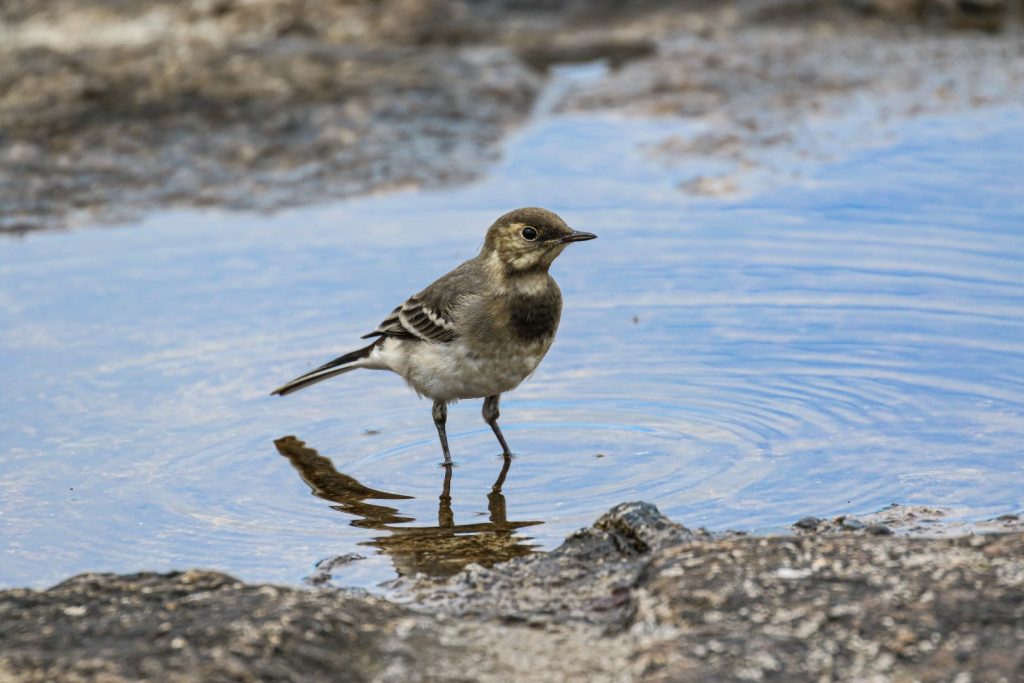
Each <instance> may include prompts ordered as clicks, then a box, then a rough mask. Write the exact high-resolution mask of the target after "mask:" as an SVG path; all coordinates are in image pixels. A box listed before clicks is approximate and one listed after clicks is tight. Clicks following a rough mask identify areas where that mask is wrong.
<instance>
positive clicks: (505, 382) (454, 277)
mask: <svg viewBox="0 0 1024 683" xmlns="http://www.w3.org/2000/svg"><path fill="white" fill-rule="evenodd" d="M596 237H597V235H594V234H593V233H589V232H582V231H578V230H574V229H572V228H570V227H569V226H568V225H567V224H566V222H565V221H564V220H562V219H561V218H560V217H559V216H558V215H557V214H555V213H554V212H552V211H548V210H547V209H541V208H537V207H525V208H520V209H515V210H514V211H510V212H508V213H506V214H504V215H503V216H501V217H499V218H498V219H497V220H496V221H494V223H493V224H492V225H491V226H490V228H488V229H487V234H486V236H485V238H484V243H483V246H482V247H481V249H480V253H479V254H477V255H476V256H475V257H473V258H471V259H469V260H468V261H466V262H464V263H462V264H461V265H459V266H458V267H456V268H455V269H454V270H452V271H451V272H449V273H447V274H445V275H442V276H441V277H439V278H438V279H437V280H435V281H434V282H433V283H431V284H430V285H429V286H427V287H426V288H425V289H423V290H422V291H420V292H419V293H418V294H414V295H413V296H411V297H409V298H408V299H406V300H405V302H404V303H402V305H400V306H398V307H397V308H395V309H394V310H393V311H391V313H390V314H389V315H388V316H387V317H386V318H384V320H383V321H382V322H381V323H380V324H379V325H378V326H377V328H376V329H375V330H373V331H372V332H370V333H368V334H365V335H363V336H362V339H372V340H373V341H371V342H370V343H369V344H368V345H366V346H364V347H362V348H358V349H356V350H354V351H350V352H348V353H346V354H344V355H341V356H339V357H337V358H335V359H334V360H332V361H330V362H328V363H325V364H323V365H321V366H320V367H318V368H316V369H315V370H312V371H310V372H307V373H306V374H304V375H301V376H299V377H296V378H295V379H293V380H291V381H290V382H288V383H287V384H284V385H282V386H280V387H278V388H277V389H275V390H274V391H273V392H272V395H278V396H286V395H288V394H291V393H293V392H295V391H299V390H300V389H305V388H306V387H309V386H312V385H313V384H316V383H318V382H322V381H323V380H325V379H329V378H331V377H336V376H338V375H341V374H344V373H347V372H351V371H353V370H357V369H361V368H363V369H370V370H390V371H391V372H393V373H396V374H398V375H399V376H401V377H402V379H404V380H405V382H406V384H408V385H409V386H410V387H411V388H412V389H413V390H414V391H415V392H416V393H417V394H418V395H419V396H420V397H424V396H425V397H427V398H429V399H431V400H432V401H433V408H432V411H431V414H432V417H433V419H434V426H435V427H436V428H437V435H438V438H439V440H440V441H441V450H442V452H443V454H444V464H445V465H451V464H452V457H451V450H450V449H449V447H448V436H447V433H446V431H445V425H446V423H447V420H448V404H450V403H453V402H455V401H458V400H462V399H477V398H482V399H484V402H483V410H482V415H483V419H484V421H485V422H486V423H487V424H488V425H489V426H490V428H491V430H492V431H493V432H494V436H495V437H496V438H497V439H498V443H499V444H500V445H501V449H502V455H503V456H505V457H506V458H509V457H511V456H512V451H511V450H509V447H508V442H507V441H506V440H505V437H504V435H503V434H502V433H501V428H500V427H499V426H498V417H499V410H498V405H499V401H500V400H501V395H502V394H503V393H505V392H507V391H511V390H512V389H515V388H516V387H517V386H519V384H520V383H521V382H522V381H523V380H525V379H526V378H527V377H529V376H530V375H531V374H533V371H534V370H536V369H537V366H538V365H539V364H540V362H541V360H543V358H544V356H545V354H547V352H548V349H550V348H551V344H552V342H553V341H554V339H555V333H556V332H557V331H558V323H559V320H560V318H561V314H562V293H561V290H559V288H558V284H557V283H556V282H555V280H554V278H553V277H551V275H550V274H549V272H548V269H549V268H550V267H551V264H552V262H554V260H555V259H556V258H557V257H558V256H559V254H561V253H562V251H563V250H564V249H565V248H566V246H568V245H569V244H571V243H573V242H583V241H585V240H592V239H595V238H596Z"/></svg>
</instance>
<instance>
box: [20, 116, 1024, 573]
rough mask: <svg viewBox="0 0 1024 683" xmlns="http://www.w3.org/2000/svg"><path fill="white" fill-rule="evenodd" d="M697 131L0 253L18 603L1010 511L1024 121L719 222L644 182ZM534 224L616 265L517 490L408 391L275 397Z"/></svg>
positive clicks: (532, 139)
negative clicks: (911, 511) (630, 521)
mask: <svg viewBox="0 0 1024 683" xmlns="http://www.w3.org/2000/svg"><path fill="white" fill-rule="evenodd" d="M686 131H687V128H686V126H685V125H683V124H680V123H674V122H671V121H656V120H655V121H643V120H623V119H617V118H612V117H601V116H591V117H553V118H552V117H546V118H542V119H541V120H539V121H537V122H536V123H535V124H533V125H531V126H530V127H528V128H527V129H525V130H523V131H521V132H520V133H518V134H517V135H515V136H514V137H513V139H512V140H511V141H510V143H509V146H508V150H507V156H506V158H505V160H504V161H503V162H502V163H501V164H500V165H499V166H498V167H497V168H496V169H494V171H493V173H491V174H490V175H489V176H488V177H487V178H486V179H485V180H483V181H481V182H478V183H476V184H474V185H471V186H468V187H463V188H459V189H454V190H449V191H444V192H433V193H412V192H410V193H405V194H398V195H391V196H385V197H372V198H367V199H362V200H359V201H352V202H346V203H340V204H331V205H323V206H315V207H310V208H306V209H301V210H293V211H288V212H282V213H279V214H276V215H269V216H268V215H250V214H241V213H230V212H216V211H209V212H194V211H189V212H162V213H159V214H156V215H153V216H151V217H150V218H148V219H147V220H145V221H143V222H142V224H141V225H133V226H129V227H121V228H112V229H92V230H80V231H76V232H70V233H64V234H58V233H51V234H34V235H29V236H28V237H26V238H23V239H20V240H13V239H12V240H4V241H0V354H2V357H3V364H2V367H0V379H2V383H3V387H4V389H3V393H2V394H0V431H2V434H3V437H2V438H3V441H2V446H3V459H2V464H0V480H2V490H3V494H2V499H0V525H2V528H3V538H4V547H3V549H2V555H0V584H2V585H33V586H43V585H47V584H51V583H53V582H55V581H57V580H59V579H60V578H62V577H65V576H67V575H69V574H71V573H75V572H79V571H86V570H114V571H129V570H136V569H170V568H183V567H190V566H200V567H207V568H216V569H220V570H224V571H228V572H232V573H234V574H236V575H238V576H240V577H242V578H244V579H247V580H252V581H277V582H284V583H296V582H299V581H300V580H302V579H303V577H306V576H308V575H310V574H312V573H313V572H314V565H315V564H316V563H317V562H318V561H320V560H321V559H323V558H329V557H333V556H339V555H342V556H343V555H346V554H351V553H354V554H357V555H360V556H363V557H364V558H365V559H361V560H352V561H350V562H347V563H346V562H339V563H337V566H336V567H334V568H333V569H329V570H324V571H327V573H328V574H330V573H333V575H334V577H335V579H336V581H337V582H338V583H340V584H343V585H348V586H364V587H372V586H375V585H377V584H379V583H380V582H382V581H385V580H387V579H389V578H392V577H393V576H394V575H395V572H396V568H397V570H398V571H401V572H406V573H407V572H411V571H427V572H433V573H438V574H444V573H449V572H451V571H454V570H455V569H457V568H458V566H459V565H460V564H461V563H462V562H465V561H469V560H471V559H477V560H484V561H487V560H493V559H497V558H504V557H511V556H515V555H517V554H521V553H523V552H528V551H529V550H530V549H532V548H550V547H553V546H555V545H557V544H558V543H559V542H560V541H561V540H562V539H563V537H564V536H565V535H566V534H567V533H569V532H571V531H572V530H574V529H576V528H578V527H581V526H585V525H587V524H589V523H590V522H592V521H593V520H594V518H595V517H596V516H598V515H599V514H600V513H602V512H603V511H605V510H606V509H607V508H608V507H610V506H611V505H613V504H615V503H618V502H622V501H625V500H635V499H643V500H647V501H651V502H654V503H656V504H657V505H658V506H659V507H660V508H661V509H662V510H663V511H664V512H666V513H667V514H669V515H670V516H672V517H674V518H675V519H678V520H679V521H681V522H683V523H685V524H687V525H691V526H700V525H705V526H707V527H709V528H713V529H723V528H726V527H731V528H739V529H749V530H754V531H760V532H769V531H774V530H778V529H780V528H782V527H783V526H785V525H788V524H789V523H791V522H793V521H794V520H796V519H798V518H799V517H801V516H804V515H807V514H815V515H832V514H838V513H842V512H868V511H871V510H874V509H876V508H879V507H881V506H883V505H885V504H888V503H890V502H893V501H898V502H901V503H927V504H933V505H944V506H950V507H953V508H954V509H955V510H956V511H957V512H958V513H959V514H960V515H961V516H963V517H966V518H983V517H989V516H994V515H997V514H1001V513H1005V512H1019V511H1020V510H1021V509H1022V508H1024V493H1022V491H1024V458H1022V450H1024V372H1022V371H1024V316H1022V313H1024V231H1022V222H1024V182H1022V180H1021V178H1022V177H1024V118H1022V117H1021V111H1020V110H1017V109H1014V110H987V111H979V112H977V113H975V114H971V115H968V116H959V117H956V118H945V119H943V118H935V119H921V120H916V121H913V122H910V123H908V124H906V125H905V126H903V127H902V128H900V129H899V130H897V131H896V134H895V136H894V139H893V141H892V142H891V143H889V144H887V146H885V147H884V148H877V149H873V150H869V151H863V152H859V153H856V154H854V155H852V156H851V157H850V158H848V159H847V160H845V161H843V162H840V163H836V164H833V165H830V166H828V167H825V168H821V169H819V170H818V171H815V172H814V173H812V174H810V175H809V176H807V177H806V178H805V179H804V180H803V181H801V182H800V183H799V184H792V185H790V186H787V187H781V188H778V187H777V188H776V189H774V190H771V191H765V192H763V193H762V194H760V195H757V196H755V197H753V198H750V199H746V200H742V201H736V202H732V203H728V202H711V201H705V202H699V201H695V200H693V199H688V198H687V197H685V196H684V195H683V194H682V193H681V192H679V191H678V189H677V188H676V185H677V183H678V182H679V181H680V179H682V178H685V177H687V175H688V171H687V169H685V168H681V167H680V168H672V167H668V168H666V167H665V166H663V165H659V164H654V163H651V161H650V160H649V159H647V158H645V157H644V155H643V154H642V153H641V152H640V151H639V149H640V148H641V147H643V145H644V143H654V142H657V141H658V140H660V139H662V138H663V137H664V136H666V135H668V134H685V133H686ZM524 203H529V204H536V205H542V206H548V207H550V208H553V209H556V210H558V211H559V212H560V213H561V214H563V216H564V217H565V218H567V219H568V220H569V222H570V224H571V225H573V226H574V227H577V228H579V229H584V230H590V231H593V232H596V233H598V234H599V235H600V239H599V240H597V241H595V242H588V243H585V244H580V245H574V246H573V247H572V248H570V249H569V250H568V251H567V252H566V253H565V254H564V255H563V256H562V257H561V258H560V259H559V261H558V263H557V264H556V266H555V268H554V274H555V276H556V277H557V279H558V280H559V282H560V284H561V286H562V290H563V293H564V295H565V301H566V306H565V313H564V315H563V319H562V326H561V329H560V332H559V338H558V340H557V342H556V344H555V346H554V348H553V349H552V351H551V353H550V354H549V356H548V358H547V359H546V360H545V362H544V363H543V364H542V366H541V367H540V369H539V370H538V372H537V373H536V374H535V375H534V376H533V377H532V378H531V379H530V380H529V381H527V382H526V383H525V384H524V385H523V386H522V387H520V389H518V390H517V391H515V392H514V393H511V394H508V395H507V396H506V397H505V399H504V400H503V402H502V425H503V429H504V431H505V434H506V436H507V438H508V439H509V441H510V443H511V445H512V448H513V450H514V451H515V452H516V453H517V457H516V459H515V460H514V461H512V463H511V466H510V467H509V468H507V470H503V461H502V459H501V458H500V457H498V453H499V448H498V447H497V444H496V443H495V441H494V439H493V437H492V435H491V433H490V430H489V429H488V428H487V426H486V425H485V424H484V423H483V422H482V420H481V419H480V415H479V410H480V403H479V402H478V401H472V402H464V403H461V404H458V405H456V406H453V407H452V409H451V413H450V417H449V438H450V439H451V443H452V448H453V453H454V457H455V459H456V461H457V463H458V467H456V468H455V470H454V472H446V471H445V470H444V469H442V468H440V467H439V466H438V463H439V461H440V459H441V458H440V451H439V448H438V446H437V443H436V435H435V432H434V428H433V424H432V423H431V419H430V405H429V402H426V401H418V400H417V399H416V397H415V396H414V395H413V394H412V393H411V392H410V391H409V390H408V389H406V388H405V387H404V386H403V385H402V383H401V381H400V380H399V379H398V378H396V377H394V376H391V375H387V374H384V373H372V372H364V373H354V374H351V375H346V376H344V377H341V378H338V379H336V380H332V381H330V382H327V383H324V384H321V385H318V386H317V387H315V388H313V389H310V390H307V391H304V392H301V393H299V394H296V395H293V396H289V397H287V398H285V399H280V398H271V397H269V396H268V395H267V394H268V392H269V390H271V389H272V388H274V387H276V386H277V385H279V384H280V383H281V382H283V381H285V380H287V379H290V378H291V377H293V376H294V375H296V374H299V373H301V372H303V371H305V370H307V369H309V368H310V367H312V366H314V365H317V364H320V363H321V362H323V361H325V360H327V359H329V358H331V357H333V356H335V355H337V354H338V353H340V352H342V351H345V350H347V349H349V348H350V347H352V346H353V345H354V344H356V343H358V336H359V335H360V334H363V333H364V332H366V331H369V330H371V329H373V327H374V326H375V325H376V323H377V322H378V321H379V320H380V319H381V318H382V317H383V316H384V315H385V314H386V313H387V312H388V311H390V310H391V308H392V307H393V306H394V305H396V304H397V303H399V302H401V301H402V300H403V299H404V298H405V296H407V295H408V294H410V293H412V292H414V291H416V290H418V289H419V288H420V287H422V286H423V285H425V284H426V283H428V282H429V281H430V280H431V279H432V278H434V277H436V276H437V275H439V274H441V273H442V272H444V271H445V270H447V269H448V268H450V267H452V266H454V265H456V264H457V263H459V262H460V261H461V260H463V259H465V258H468V257H470V256H471V255H473V253H474V252H475V250H476V249H477V248H478V247H479V244H480V241H481V238H482V234H483V230H484V228H485V226H486V225H488V224H489V223H490V221H491V220H493V218H494V217H495V216H497V215H498V214H500V213H502V212H503V211H505V210H507V209H508V208H511V207H512V206H515V205H520V204H524ZM291 435H294V437H295V438H293V439H284V437H287V436H291ZM300 442H304V443H300ZM322 458H328V459H329V460H330V462H329V463H328V462H325V461H324V460H323V459H322ZM446 475H450V477H449V478H450V481H448V482H447V485H446V481H445V480H446ZM445 491H447V495H445V493H444V492H445ZM311 493H312V494H313V495H311Z"/></svg>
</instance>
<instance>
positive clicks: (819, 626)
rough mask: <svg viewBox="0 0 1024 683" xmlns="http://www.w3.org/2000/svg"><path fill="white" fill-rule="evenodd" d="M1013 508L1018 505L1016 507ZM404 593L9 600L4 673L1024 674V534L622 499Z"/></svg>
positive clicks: (188, 588) (710, 677)
mask: <svg viewBox="0 0 1024 683" xmlns="http://www.w3.org/2000/svg"><path fill="white" fill-rule="evenodd" d="M1003 521H1004V522H1005V521H1007V520H1003ZM393 598H394V600H401V602H403V603H406V604H397V603H396V602H395V601H394V600H391V601H389V600H385V599H382V598H378V597H372V596H369V595H365V594H362V593H354V592H346V591H339V590H333V589H321V590H314V591H310V590H302V589H295V588H284V587H274V586H252V585H246V584H244V583H241V582H239V581H237V580H235V579H233V578H231V577H229V576H225V575H223V574H217V573H212V572H200V571H188V572H176V573H171V574H134V575H126V576H116V575H111V574H85V575H81V576H77V577H74V578H72V579H69V580H68V581H65V582H63V583H61V584H58V585H57V586H54V587H53V588H51V589H49V590H45V591H34V590H23V589H17V590H9V591H4V592H2V593H0V643H3V647H2V650H0V678H2V679H3V680H12V681H43V680H54V679H64V680H67V679H74V680H104V681H116V680H176V681H193V680H195V681H199V680H204V681H208V680H229V679H230V680H351V681H399V680H401V681H421V680H431V681H457V680H458V681H464V680H477V681H507V680H530V681H564V680H593V681H622V680H648V681H717V680H737V679H743V680H759V679H762V678H768V679H775V680H786V681H803V680H808V681H810V680H820V679H821V678H823V677H825V678H830V679H832V680H904V679H905V680H992V681H996V680H1017V679H1019V678H1020V677H1021V676H1022V674H1024V638H1022V634H1024V534H1021V533H1007V534H991V535H973V536H966V537H959V538H953V539H935V538H931V539H923V538H903V537H897V536H873V535H869V533H864V532H842V533H837V534H831V533H826V534H808V535H804V536H799V537H776V538H753V537H746V536H742V535H724V536H712V535H710V534H707V533H705V532H692V531H689V530H687V529H685V528H684V527H681V526H679V525H677V524H675V523H673V522H671V521H670V520H668V519H666V518H665V517H663V516H662V515H661V514H660V513H658V511H657V509H656V508H654V506H652V505H648V504H644V503H628V504H623V505H619V506H617V507H615V508H613V509H612V510H611V511H610V512H609V513H607V514H606V515H604V516H603V517H601V519H599V520H598V521H597V522H596V523H595V524H594V526H593V527H591V528H589V529H585V530H582V531H580V532H578V533H576V534H574V535H572V536H570V537H569V538H568V539H567V540H566V542H565V543H564V544H563V545H562V546H561V547H559V548H558V549H556V550H554V551H552V552H550V553H538V554H534V555H531V556H527V557H520V558H517V559H514V560H512V561H510V562H506V563H504V564H501V565H497V566H495V567H492V568H490V569H484V568H482V567H480V566H478V565H471V566H470V567H469V568H467V569H466V570H465V571H463V572H461V573H459V574H457V575H455V576H454V577H452V578H450V579H448V580H433V581H431V580H428V579H425V578H422V577H420V578H419V579H415V580H412V579H409V580H406V579H403V580H402V581H401V582H400V583H399V585H396V586H394V593H393Z"/></svg>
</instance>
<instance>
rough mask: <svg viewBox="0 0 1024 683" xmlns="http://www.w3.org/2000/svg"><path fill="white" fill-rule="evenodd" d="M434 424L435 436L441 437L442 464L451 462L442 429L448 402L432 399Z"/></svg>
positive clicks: (445, 436)
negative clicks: (435, 428)
mask: <svg viewBox="0 0 1024 683" xmlns="http://www.w3.org/2000/svg"><path fill="white" fill-rule="evenodd" d="M433 415H434V426H435V427H437V436H438V438H440V439H441V450H442V451H444V464H445V465H451V464H452V454H451V452H450V451H449V450H448V435H447V434H446V433H445V431H444V423H445V422H447V421H448V404H447V403H445V402H444V401H434V411H433Z"/></svg>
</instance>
